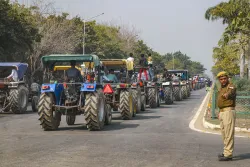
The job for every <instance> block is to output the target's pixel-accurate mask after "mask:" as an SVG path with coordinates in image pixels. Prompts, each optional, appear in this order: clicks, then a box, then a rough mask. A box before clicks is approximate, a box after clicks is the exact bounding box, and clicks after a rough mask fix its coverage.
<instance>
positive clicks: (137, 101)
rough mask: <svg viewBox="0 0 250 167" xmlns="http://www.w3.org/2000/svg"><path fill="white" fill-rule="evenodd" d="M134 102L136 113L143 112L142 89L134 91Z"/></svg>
mask: <svg viewBox="0 0 250 167" xmlns="http://www.w3.org/2000/svg"><path fill="white" fill-rule="evenodd" d="M132 94H133V101H134V103H135V107H136V113H139V112H140V111H141V90H140V89H138V88H137V89H132Z"/></svg>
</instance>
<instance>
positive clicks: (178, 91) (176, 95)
mask: <svg viewBox="0 0 250 167" xmlns="http://www.w3.org/2000/svg"><path fill="white" fill-rule="evenodd" d="M174 98H175V100H176V101H181V100H182V96H181V89H180V87H179V86H175V87H174Z"/></svg>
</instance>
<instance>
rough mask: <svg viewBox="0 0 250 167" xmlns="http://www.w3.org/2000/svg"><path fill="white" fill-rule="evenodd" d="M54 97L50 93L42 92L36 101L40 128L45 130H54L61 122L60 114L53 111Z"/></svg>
mask: <svg viewBox="0 0 250 167" xmlns="http://www.w3.org/2000/svg"><path fill="white" fill-rule="evenodd" d="M53 104H55V99H54V96H53V94H51V93H48V94H46V93H43V94H42V95H41V96H40V99H39V102H38V115H39V120H40V122H41V124H40V125H41V126H42V128H43V129H44V130H45V131H47V130H56V129H57V128H58V127H59V125H60V122H61V114H60V113H58V112H56V111H53V108H52V106H53Z"/></svg>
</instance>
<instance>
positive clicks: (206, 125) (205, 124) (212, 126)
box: [202, 111, 250, 133]
mask: <svg viewBox="0 0 250 167" xmlns="http://www.w3.org/2000/svg"><path fill="white" fill-rule="evenodd" d="M205 117H206V111H205V112H204V115H203V120H202V123H203V127H204V128H206V129H212V130H220V125H215V124H212V123H210V122H207V121H206V119H205ZM235 131H236V132H247V133H250V129H247V128H240V127H235Z"/></svg>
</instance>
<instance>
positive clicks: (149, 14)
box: [54, 0, 224, 73]
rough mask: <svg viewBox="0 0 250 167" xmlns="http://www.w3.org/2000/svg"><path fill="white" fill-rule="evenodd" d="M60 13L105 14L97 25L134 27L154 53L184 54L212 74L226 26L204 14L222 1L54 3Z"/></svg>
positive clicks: (59, 0) (58, 0)
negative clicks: (215, 49)
mask: <svg viewBox="0 0 250 167" xmlns="http://www.w3.org/2000/svg"><path fill="white" fill-rule="evenodd" d="M54 1H55V2H56V8H57V10H58V11H67V12H69V13H70V15H71V16H74V15H79V16H81V17H83V18H85V19H86V18H90V17H93V16H96V15H98V14H100V13H102V12H104V13H105V14H104V15H103V16H101V17H98V18H97V19H96V20H97V22H103V21H104V22H106V21H108V22H109V21H112V22H116V23H122V24H129V25H133V26H135V27H136V28H137V29H138V30H139V31H140V34H139V35H140V38H141V39H143V40H144V41H145V42H146V43H147V44H148V45H149V46H150V47H151V48H153V49H154V50H155V51H157V52H159V53H161V54H164V53H167V52H174V51H179V50H180V51H181V52H183V53H186V54H187V55H188V56H190V57H191V58H192V60H195V61H200V62H201V63H203V64H204V65H205V67H206V68H207V69H208V71H207V72H208V73H210V69H211V66H212V64H213V61H212V49H213V47H214V46H216V45H217V42H218V40H219V39H220V37H221V35H222V33H223V30H224V26H223V25H222V24H221V22H209V21H207V20H205V18H204V14H205V11H206V9H207V8H208V7H211V6H213V5H216V4H218V3H219V2H221V1H222V0H54Z"/></svg>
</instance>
